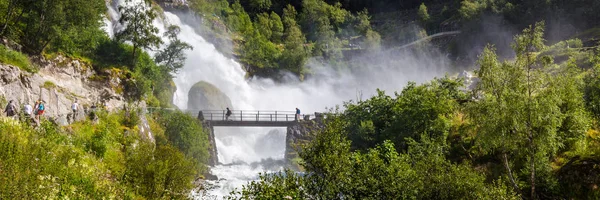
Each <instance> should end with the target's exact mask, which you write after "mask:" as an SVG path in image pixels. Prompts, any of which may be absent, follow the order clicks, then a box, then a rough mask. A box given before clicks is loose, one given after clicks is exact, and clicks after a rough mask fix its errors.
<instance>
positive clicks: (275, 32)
mask: <svg viewBox="0 0 600 200" xmlns="http://www.w3.org/2000/svg"><path fill="white" fill-rule="evenodd" d="M269 20H270V24H271V41H273V42H274V43H281V40H282V39H281V38H282V37H283V31H284V27H283V22H282V21H281V18H280V17H279V15H278V14H277V13H275V12H271V15H269Z"/></svg>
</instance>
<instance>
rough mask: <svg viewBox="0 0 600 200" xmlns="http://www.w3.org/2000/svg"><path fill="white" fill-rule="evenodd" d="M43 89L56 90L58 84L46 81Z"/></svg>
mask: <svg viewBox="0 0 600 200" xmlns="http://www.w3.org/2000/svg"><path fill="white" fill-rule="evenodd" d="M42 88H46V89H53V88H56V84H54V83H53V82H52V81H46V82H44V85H42Z"/></svg>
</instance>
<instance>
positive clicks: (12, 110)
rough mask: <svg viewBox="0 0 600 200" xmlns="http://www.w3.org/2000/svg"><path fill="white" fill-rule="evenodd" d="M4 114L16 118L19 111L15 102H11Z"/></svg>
mask: <svg viewBox="0 0 600 200" xmlns="http://www.w3.org/2000/svg"><path fill="white" fill-rule="evenodd" d="M4 113H6V116H7V117H13V118H14V117H15V116H17V113H19V111H18V110H17V106H16V105H15V101H13V100H10V102H9V103H8V105H6V108H5V109H4Z"/></svg>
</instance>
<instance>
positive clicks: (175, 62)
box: [155, 25, 193, 73]
mask: <svg viewBox="0 0 600 200" xmlns="http://www.w3.org/2000/svg"><path fill="white" fill-rule="evenodd" d="M180 32H181V28H179V26H175V25H171V26H169V27H168V28H167V32H165V33H164V35H165V36H166V37H168V38H169V41H170V42H169V45H168V46H167V47H166V48H165V49H163V50H162V51H160V52H158V54H156V57H155V60H156V63H157V64H159V65H161V66H163V67H164V69H166V70H167V72H169V73H177V72H178V71H179V69H181V68H182V67H183V65H184V64H185V59H186V56H185V52H184V51H185V50H191V49H193V47H192V46H191V45H189V44H188V43H186V42H183V41H181V40H179V38H177V36H178V35H179V33H180Z"/></svg>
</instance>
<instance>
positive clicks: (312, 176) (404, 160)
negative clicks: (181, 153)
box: [237, 116, 516, 199]
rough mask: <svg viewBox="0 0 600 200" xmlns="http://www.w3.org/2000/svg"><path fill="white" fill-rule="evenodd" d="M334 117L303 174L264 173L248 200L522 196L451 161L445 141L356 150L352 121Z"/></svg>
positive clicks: (306, 156) (307, 155) (307, 156)
mask: <svg viewBox="0 0 600 200" xmlns="http://www.w3.org/2000/svg"><path fill="white" fill-rule="evenodd" d="M328 120H329V122H328V123H327V127H326V128H325V130H323V131H321V132H320V133H319V134H317V136H316V138H315V139H314V140H313V141H311V142H310V143H309V144H308V145H307V146H305V147H304V148H303V151H302V152H301V153H300V156H301V157H302V159H303V160H304V163H303V166H304V167H305V169H306V172H305V173H304V174H303V175H301V176H299V175H297V174H295V173H293V172H290V171H286V172H284V174H274V175H263V176H261V177H260V178H261V179H260V181H257V182H252V183H251V184H250V185H248V186H247V187H244V188H243V189H242V191H241V192H238V193H237V194H239V195H241V198H242V199H247V198H250V199H260V198H284V197H286V196H289V197H292V198H295V199H296V198H298V199H306V198H315V199H338V198H343V199H388V198H392V199H457V198H464V199H516V197H515V196H514V195H513V194H511V193H510V192H509V191H508V190H507V188H506V187H503V186H502V185H495V184H486V183H485V182H484V181H485V178H484V177H483V176H481V175H479V174H478V173H477V172H475V171H473V170H472V169H471V168H470V167H469V166H468V165H456V164H452V163H450V162H449V161H447V160H446V159H445V157H444V154H443V152H444V146H445V145H444V144H443V142H441V141H440V140H430V139H428V137H427V136H423V137H424V139H423V142H422V143H417V142H414V141H412V142H411V144H410V148H409V150H408V152H407V153H403V154H399V153H398V152H397V151H396V149H395V148H394V145H393V143H392V142H389V141H384V142H383V143H382V144H380V145H377V146H376V147H374V148H370V149H368V150H367V151H366V152H359V151H354V152H353V151H351V150H350V141H349V140H347V139H346V136H345V135H346V134H345V133H344V132H345V129H346V126H348V122H347V121H346V120H344V119H343V118H341V117H335V116H329V117H328Z"/></svg>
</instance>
